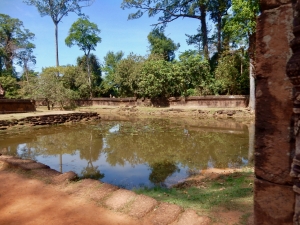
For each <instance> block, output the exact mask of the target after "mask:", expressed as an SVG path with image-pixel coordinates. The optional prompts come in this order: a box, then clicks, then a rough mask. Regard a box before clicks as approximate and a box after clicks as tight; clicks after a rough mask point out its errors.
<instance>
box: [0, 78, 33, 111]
mask: <svg viewBox="0 0 300 225" xmlns="http://www.w3.org/2000/svg"><path fill="white" fill-rule="evenodd" d="M4 96H5V90H4V88H3V87H2V85H1V83H0V114H6V113H24V112H33V111H36V108H35V101H33V100H30V99H6V98H4Z"/></svg>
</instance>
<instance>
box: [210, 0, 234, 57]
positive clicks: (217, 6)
mask: <svg viewBox="0 0 300 225" xmlns="http://www.w3.org/2000/svg"><path fill="white" fill-rule="evenodd" d="M230 6H231V0H210V1H209V7H208V10H209V12H210V18H211V19H212V21H213V22H214V23H216V27H217V35H216V36H217V52H218V53H221V51H222V30H223V26H224V23H223V19H224V16H225V15H227V11H228V9H229V8H230Z"/></svg>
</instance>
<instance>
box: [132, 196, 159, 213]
mask: <svg viewBox="0 0 300 225" xmlns="http://www.w3.org/2000/svg"><path fill="white" fill-rule="evenodd" d="M157 204H158V202H157V201H156V200H155V199H153V198H150V197H147V196H145V195H139V196H138V197H137V198H136V199H135V201H134V202H133V204H132V205H131V206H130V209H129V213H128V214H129V215H130V216H133V217H136V218H142V217H143V216H145V215H146V214H147V213H149V212H150V211H151V210H153V209H154V207H155V206H156V205H157Z"/></svg>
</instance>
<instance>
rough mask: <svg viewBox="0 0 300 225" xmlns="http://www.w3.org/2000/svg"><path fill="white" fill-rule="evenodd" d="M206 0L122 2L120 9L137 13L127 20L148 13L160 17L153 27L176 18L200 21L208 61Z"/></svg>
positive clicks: (165, 23)
mask: <svg viewBox="0 0 300 225" xmlns="http://www.w3.org/2000/svg"><path fill="white" fill-rule="evenodd" d="M208 3H209V1H208V0H170V1H165V0H140V1H136V0H123V2H122V5H121V7H122V8H123V9H125V8H129V9H130V8H136V9H137V12H135V13H131V14H129V16H128V19H137V18H140V17H141V16H143V14H144V13H146V12H148V16H149V17H153V16H155V15H157V14H159V15H161V16H160V17H159V18H158V22H157V23H156V24H155V25H163V26H166V25H167V24H168V23H170V22H172V21H174V20H176V19H178V18H192V19H198V20H200V24H201V36H202V41H203V52H204V56H205V58H206V59H209V52H208V31H207V24H206V15H207V9H208Z"/></svg>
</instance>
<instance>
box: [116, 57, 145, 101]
mask: <svg viewBox="0 0 300 225" xmlns="http://www.w3.org/2000/svg"><path fill="white" fill-rule="evenodd" d="M144 61H145V59H144V57H142V56H138V55H135V54H133V53H131V54H129V55H128V56H127V57H126V58H125V59H122V60H120V62H119V63H118V65H117V68H116V73H115V76H114V81H115V83H116V84H117V85H118V87H119V90H118V91H119V94H120V96H124V97H133V96H135V97H136V96H137V91H138V81H139V78H140V73H141V67H142V65H143V62H144Z"/></svg>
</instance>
